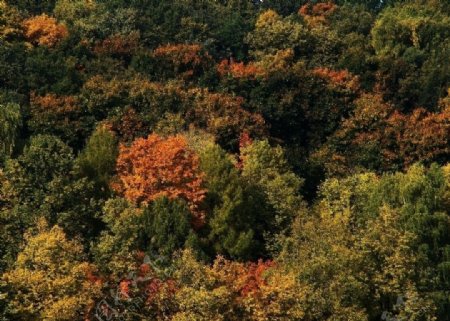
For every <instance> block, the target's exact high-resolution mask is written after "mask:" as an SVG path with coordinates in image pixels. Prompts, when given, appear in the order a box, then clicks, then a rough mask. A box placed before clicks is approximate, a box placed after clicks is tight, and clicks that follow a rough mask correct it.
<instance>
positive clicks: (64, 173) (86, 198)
mask: <svg viewBox="0 0 450 321" xmlns="http://www.w3.org/2000/svg"><path fill="white" fill-rule="evenodd" d="M73 162H74V155H73V153H72V150H71V149H70V148H69V147H68V146H67V145H66V144H64V143H63V142H62V141H61V140H60V139H58V138H56V137H54V136H48V135H39V136H34V137H32V139H31V141H30V143H29V145H28V146H26V147H25V148H24V151H23V153H22V154H21V155H20V156H19V157H17V158H16V159H10V160H8V161H7V162H6V166H5V174H4V175H5V179H6V182H5V184H2V189H3V191H2V192H3V193H4V194H5V195H7V197H6V199H5V202H6V204H7V209H8V210H7V211H6V213H5V214H4V215H5V218H7V221H8V224H9V223H14V224H13V225H19V226H17V229H18V231H17V230H16V233H19V235H22V234H23V232H24V229H27V228H29V227H31V226H32V225H33V224H34V223H35V222H36V219H38V218H40V217H45V218H46V220H47V221H48V223H49V224H51V225H54V224H59V225H60V226H61V227H62V228H64V231H65V232H66V234H68V236H69V237H75V236H79V235H80V234H81V235H82V236H83V237H84V238H83V241H85V242H86V243H85V245H87V244H89V242H90V240H91V238H92V237H94V236H95V235H96V234H97V232H98V229H99V225H98V220H97V219H96V212H97V211H98V210H99V207H100V206H101V203H102V200H101V198H99V197H97V196H98V194H97V193H96V192H95V188H94V186H93V184H92V183H90V182H89V181H87V180H86V179H85V178H81V179H79V178H77V177H76V176H75V175H74V172H73V171H72V168H73V164H74V163H73Z"/></svg>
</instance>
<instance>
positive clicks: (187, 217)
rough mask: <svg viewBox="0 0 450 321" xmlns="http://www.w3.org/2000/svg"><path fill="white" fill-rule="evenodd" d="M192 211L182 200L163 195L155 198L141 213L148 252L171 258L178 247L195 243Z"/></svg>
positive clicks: (192, 245)
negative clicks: (170, 198)
mask: <svg viewBox="0 0 450 321" xmlns="http://www.w3.org/2000/svg"><path fill="white" fill-rule="evenodd" d="M191 215H192V214H191V212H190V210H189V207H188V206H187V204H186V202H185V201H183V200H177V199H175V200H169V199H168V198H167V197H161V198H158V199H156V200H155V201H153V202H152V203H151V204H150V205H149V206H148V207H147V208H146V209H145V210H144V212H143V214H142V222H143V227H144V228H143V232H144V233H145V236H146V237H145V240H144V242H145V243H147V245H146V248H145V250H146V252H147V253H150V254H153V255H154V254H158V255H162V256H164V257H166V258H170V257H171V256H172V255H173V253H174V252H175V251H177V250H180V249H183V248H185V247H191V248H192V247H196V246H197V244H198V240H197V236H196V235H195V232H194V231H193V229H192V227H191V222H190V221H191ZM145 243H144V244H145Z"/></svg>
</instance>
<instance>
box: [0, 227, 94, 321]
mask: <svg viewBox="0 0 450 321" xmlns="http://www.w3.org/2000/svg"><path fill="white" fill-rule="evenodd" d="M25 240H26V244H25V247H24V249H23V250H22V251H21V252H20V253H19V255H18V257H17V261H16V264H15V266H14V267H13V268H12V269H11V270H10V271H7V272H6V273H4V274H3V276H2V280H3V281H4V282H6V284H7V286H8V287H9V289H10V290H9V293H8V297H7V301H8V302H9V308H10V311H11V312H12V314H13V315H14V316H15V317H17V318H18V320H36V321H40V320H45V321H66V320H67V321H69V320H70V321H75V320H85V317H86V315H87V314H88V312H89V309H91V308H92V306H93V304H94V298H95V297H96V296H97V295H98V294H99V293H100V285H101V284H100V283H99V281H98V280H96V279H93V278H92V277H89V275H92V272H93V271H94V270H95V268H94V267H93V266H92V265H90V264H89V263H87V262H86V261H84V260H83V248H82V246H81V244H80V243H79V242H78V241H76V240H68V239H67V238H66V235H65V233H64V231H63V230H62V229H61V228H60V227H58V226H54V227H53V228H49V227H48V226H47V223H46V222H45V221H44V220H41V221H39V223H38V233H37V234H35V235H33V234H31V233H27V234H26V235H25Z"/></svg>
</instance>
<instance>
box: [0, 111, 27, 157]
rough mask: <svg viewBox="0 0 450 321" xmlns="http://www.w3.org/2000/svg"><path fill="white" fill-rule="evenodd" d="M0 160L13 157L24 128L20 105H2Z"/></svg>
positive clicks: (0, 116)
mask: <svg viewBox="0 0 450 321" xmlns="http://www.w3.org/2000/svg"><path fill="white" fill-rule="evenodd" d="M0 124H1V125H0V160H3V159H4V158H5V157H9V156H11V154H12V153H13V151H14V147H15V145H16V142H17V138H18V135H19V129H20V128H21V126H22V115H21V112H20V106H19V105H18V104H13V103H8V104H5V105H3V104H0Z"/></svg>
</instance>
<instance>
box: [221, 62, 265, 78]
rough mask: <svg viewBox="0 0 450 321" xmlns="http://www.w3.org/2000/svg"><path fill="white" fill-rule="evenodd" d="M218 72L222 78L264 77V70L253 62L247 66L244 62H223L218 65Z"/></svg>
mask: <svg viewBox="0 0 450 321" xmlns="http://www.w3.org/2000/svg"><path fill="white" fill-rule="evenodd" d="M217 72H218V73H219V75H220V76H221V77H224V76H231V77H233V78H257V77H258V76H263V75H264V70H263V69H262V68H261V67H259V66H257V65H256V64H254V63H252V62H250V63H248V64H246V65H245V64H244V63H243V62H234V61H233V60H231V61H228V59H224V60H222V61H221V62H220V63H219V64H218V65H217Z"/></svg>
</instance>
